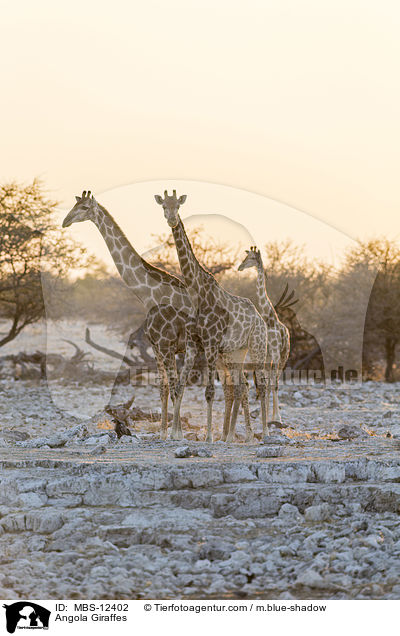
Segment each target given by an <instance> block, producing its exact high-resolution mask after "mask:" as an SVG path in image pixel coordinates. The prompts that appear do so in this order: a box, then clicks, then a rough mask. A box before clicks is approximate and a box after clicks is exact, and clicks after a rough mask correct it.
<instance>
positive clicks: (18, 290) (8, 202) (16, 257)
mask: <svg viewBox="0 0 400 636" xmlns="http://www.w3.org/2000/svg"><path fill="white" fill-rule="evenodd" d="M56 205H57V202H56V201H52V200H51V199H49V198H48V196H47V194H46V192H45V191H44V189H43V185H42V183H41V182H40V181H38V180H36V179H35V180H34V181H33V182H32V184H30V185H22V184H19V183H16V182H12V183H8V184H5V185H2V186H0V316H1V317H2V318H3V319H6V320H7V322H8V324H7V332H6V333H5V334H4V335H2V336H0V347H1V346H3V345H5V344H6V343H8V342H10V341H11V340H13V339H14V338H16V337H17V336H18V334H19V333H21V331H22V330H23V329H24V328H25V327H26V326H27V325H30V324H33V323H35V322H37V321H38V320H40V318H42V316H43V315H44V312H45V306H44V300H43V292H42V275H45V276H47V280H48V282H49V283H50V284H52V286H53V287H55V286H56V285H59V284H60V282H61V281H62V280H63V278H64V277H65V276H66V275H67V273H68V272H69V271H70V270H71V269H72V268H76V267H78V266H80V265H82V264H87V263H88V259H87V258H85V255H84V251H83V249H82V248H80V247H79V246H77V244H75V243H73V242H72V241H71V240H68V239H65V237H64V236H62V235H61V233H60V231H59V229H58V228H57V226H56V224H55V222H54V219H53V212H54V208H55V207H56Z"/></svg>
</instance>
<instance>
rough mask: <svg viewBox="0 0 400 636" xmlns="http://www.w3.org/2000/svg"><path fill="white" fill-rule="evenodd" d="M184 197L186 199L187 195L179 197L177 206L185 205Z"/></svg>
mask: <svg viewBox="0 0 400 636" xmlns="http://www.w3.org/2000/svg"><path fill="white" fill-rule="evenodd" d="M186 197H187V195H186V194H182V195H181V196H180V197H179V199H178V203H179V205H183V204H184V203H185V201H186Z"/></svg>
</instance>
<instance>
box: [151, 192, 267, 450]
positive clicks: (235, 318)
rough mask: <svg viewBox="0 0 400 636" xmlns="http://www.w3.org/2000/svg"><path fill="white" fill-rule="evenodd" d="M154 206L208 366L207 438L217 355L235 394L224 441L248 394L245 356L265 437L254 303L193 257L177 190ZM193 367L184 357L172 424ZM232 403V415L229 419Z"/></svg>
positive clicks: (261, 352) (261, 351)
mask: <svg viewBox="0 0 400 636" xmlns="http://www.w3.org/2000/svg"><path fill="white" fill-rule="evenodd" d="M155 200H156V202H157V203H158V204H159V205H161V206H162V207H163V210H164V216H165V218H166V219H167V222H168V225H169V226H170V227H171V229H172V234H173V237H174V241H175V245H176V249H177V253H178V258H179V264H180V268H181V271H182V275H183V278H184V281H185V283H186V286H187V289H188V292H189V295H190V298H191V300H192V305H193V309H192V311H191V314H190V321H189V329H192V328H194V330H195V333H196V335H197V337H198V338H199V339H200V342H201V344H202V346H203V349H204V353H205V356H206V360H207V367H208V383H207V387H206V392H205V397H206V401H207V439H211V437H212V404H213V399H214V394H215V373H216V369H217V366H218V356H219V354H220V355H221V358H222V360H223V362H224V364H225V366H226V367H227V369H228V370H229V374H230V376H231V377H232V378H233V389H232V391H231V394H230V398H229V400H230V401H229V403H228V404H227V405H226V411H225V419H224V430H223V439H224V440H225V439H226V441H228V442H230V441H233V439H234V434H235V426H236V419H237V415H238V410H239V406H240V402H241V399H242V396H243V395H244V394H245V392H246V383H245V378H244V373H243V363H244V360H245V357H246V354H247V351H249V352H250V358H251V361H252V363H253V364H254V366H255V372H256V375H257V381H258V384H259V388H260V390H259V397H260V400H261V417H262V423H263V433H264V435H265V434H267V419H266V408H265V407H266V404H265V392H266V379H265V370H264V366H265V360H266V347H267V327H266V325H265V323H264V321H263V319H262V318H261V316H260V314H259V313H258V311H257V310H256V308H255V307H254V305H253V303H252V302H251V301H250V300H248V299H247V298H241V297H240V296H234V295H233V294H231V293H229V292H228V291H226V290H225V289H223V288H222V287H221V286H220V285H219V284H218V283H217V281H216V280H215V278H214V276H213V275H212V274H211V273H210V272H208V271H206V270H205V268H204V267H202V265H200V263H199V261H198V260H197V258H196V257H195V255H194V253H193V250H192V246H191V245H190V242H189V239H188V237H187V235H186V232H185V228H184V226H183V223H182V220H181V218H180V216H179V213H178V212H179V208H180V206H181V205H182V204H183V203H184V202H185V201H186V195H182V196H180V197H179V199H178V198H177V196H176V190H174V191H173V193H172V196H169V195H168V192H167V191H166V190H165V192H164V198H162V197H161V196H160V195H158V194H156V195H155ZM192 364H193V356H192V355H189V356H188V355H187V356H186V357H185V362H184V366H183V369H182V371H181V376H180V381H179V387H178V391H177V396H176V400H175V404H174V421H176V422H178V421H179V411H180V405H181V401H182V397H183V392H184V389H185V385H186V382H187V378H188V374H189V372H190V369H191V365H192ZM232 404H233V410H232V415H231V417H230V413H231V409H232Z"/></svg>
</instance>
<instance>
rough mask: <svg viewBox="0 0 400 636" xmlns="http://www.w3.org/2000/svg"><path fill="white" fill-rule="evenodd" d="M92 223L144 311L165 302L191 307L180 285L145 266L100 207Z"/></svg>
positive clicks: (160, 272)
mask: <svg viewBox="0 0 400 636" xmlns="http://www.w3.org/2000/svg"><path fill="white" fill-rule="evenodd" d="M93 222H94V224H95V225H96V227H97V228H98V230H99V232H100V234H101V235H102V237H103V238H104V240H105V242H106V245H107V247H108V250H109V252H110V254H111V256H112V258H113V261H114V263H115V266H116V268H117V270H118V272H119V274H120V276H121V278H122V280H123V281H124V282H125V284H126V285H127V286H128V287H129V288H130V289H132V291H133V292H134V293H135V295H136V296H137V297H138V298H139V300H141V301H142V302H143V304H144V305H145V306H146V307H147V308H148V309H149V308H150V307H152V306H153V305H154V304H160V303H167V302H169V301H171V304H174V305H176V306H179V307H182V308H184V307H190V306H191V305H190V299H189V298H188V294H187V291H186V289H185V286H184V285H183V283H182V282H181V281H180V280H179V279H178V278H176V277H175V276H172V275H171V274H168V273H167V272H164V271H163V270H161V269H158V268H157V267H153V266H152V265H150V263H147V261H145V260H144V259H143V258H142V257H141V256H140V254H139V253H138V252H137V251H136V250H135V249H134V247H133V246H132V245H131V243H130V242H129V241H128V239H127V238H126V236H125V234H124V233H123V231H122V230H121V228H120V227H119V225H118V224H117V223H116V222H115V221H114V219H113V217H112V216H111V214H110V213H109V212H108V211H107V210H106V209H105V208H103V206H101V205H99V206H98V211H97V213H96V215H95V216H94V218H93Z"/></svg>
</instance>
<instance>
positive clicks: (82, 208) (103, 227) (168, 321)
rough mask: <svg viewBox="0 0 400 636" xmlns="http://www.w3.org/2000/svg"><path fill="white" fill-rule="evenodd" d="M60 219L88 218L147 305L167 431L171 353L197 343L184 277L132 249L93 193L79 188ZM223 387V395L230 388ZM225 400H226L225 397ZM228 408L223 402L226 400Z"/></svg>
mask: <svg viewBox="0 0 400 636" xmlns="http://www.w3.org/2000/svg"><path fill="white" fill-rule="evenodd" d="M75 198H76V204H75V205H74V207H73V208H72V209H71V210H70V212H69V213H68V214H67V216H66V217H65V219H64V221H63V227H64V228H65V227H69V226H70V225H72V224H73V223H79V222H82V221H87V220H90V221H92V222H93V223H94V224H95V225H96V227H97V228H98V230H99V231H100V233H101V235H102V237H103V238H104V240H105V242H106V245H107V247H108V249H109V252H110V254H111V256H112V258H113V260H114V263H115V265H116V267H117V270H118V272H119V274H120V275H121V278H122V279H123V280H124V282H125V283H126V285H127V286H128V287H129V288H130V289H131V290H132V292H133V293H134V294H135V295H136V297H137V298H139V300H140V301H141V302H142V303H143V304H144V306H145V308H146V310H147V311H148V313H147V316H146V320H145V323H144V329H145V333H146V335H147V337H148V338H149V340H150V343H151V345H152V348H153V351H154V355H155V358H156V362H157V368H158V373H159V381H160V397H161V438H162V439H166V437H167V431H168V410H167V405H168V395H169V394H170V395H171V398H172V400H173V401H174V400H175V395H176V392H177V385H178V377H177V371H176V364H175V355H176V353H178V352H182V351H185V349H187V350H188V351H189V355H190V356H194V357H195V356H196V354H197V353H198V351H199V346H200V343H199V341H198V338H197V337H196V335H195V333H194V330H187V322H188V314H189V313H190V312H191V310H192V304H191V299H190V296H189V294H188V291H187V289H186V286H185V285H184V283H183V282H182V281H181V280H179V278H177V277H176V276H173V275H172V274H169V273H168V272H165V271H164V270H162V269H159V268H157V267H154V266H153V265H151V264H150V263H148V262H147V261H145V260H144V259H143V258H142V257H141V256H140V255H139V254H138V252H136V250H135V249H134V247H133V246H132V245H131V243H130V242H129V241H128V239H127V238H126V236H125V234H124V233H123V231H122V230H121V228H120V227H119V226H118V224H117V223H116V222H115V220H114V219H113V217H112V216H111V214H110V213H109V212H108V211H107V210H106V209H105V208H104V207H103V206H102V205H100V204H99V203H98V202H97V201H96V199H95V198H94V197H93V195H91V192H90V191H88V192H86V190H84V191H83V193H82V196H80V197H79V196H77V197H75ZM229 390H230V389H229V386H226V387H225V384H224V392H225V395H227V394H228V393H229ZM225 404H227V400H225ZM225 408H226V406H225ZM243 408H244V412H245V419H246V430H247V439H248V440H249V441H250V439H251V438H252V431H251V424H250V415H249V407H248V399H247V394H246V395H245V396H244V398H243ZM171 437H172V439H181V438H182V429H181V426H180V422H179V423H178V425H176V426H174V425H173V427H172V431H171Z"/></svg>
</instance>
